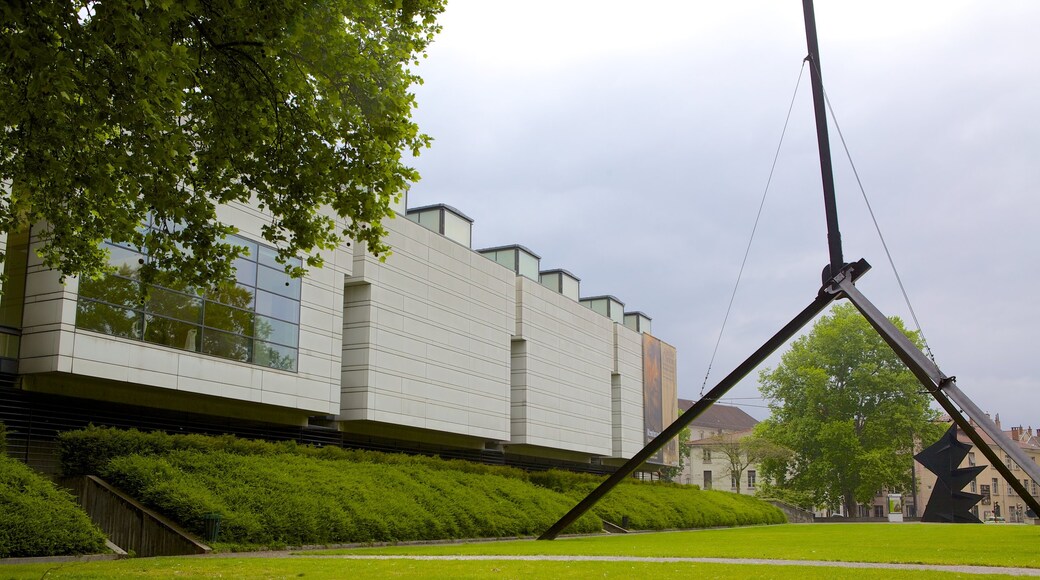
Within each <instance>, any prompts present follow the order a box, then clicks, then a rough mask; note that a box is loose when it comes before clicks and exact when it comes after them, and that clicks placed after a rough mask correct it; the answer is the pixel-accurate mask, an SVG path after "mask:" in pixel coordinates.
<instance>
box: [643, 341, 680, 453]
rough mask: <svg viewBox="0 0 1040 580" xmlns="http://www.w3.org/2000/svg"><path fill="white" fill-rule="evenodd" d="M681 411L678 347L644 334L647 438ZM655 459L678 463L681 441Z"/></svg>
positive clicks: (644, 403)
mask: <svg viewBox="0 0 1040 580" xmlns="http://www.w3.org/2000/svg"><path fill="white" fill-rule="evenodd" d="M678 415H679V401H678V381H677V374H676V352H675V347H674V346H672V345H670V344H667V343H664V342H661V341H660V340H659V339H657V338H654V337H653V336H651V335H649V334H646V333H644V334H643V438H644V441H643V442H644V444H646V443H649V442H650V441H652V440H653V439H654V438H655V437H657V436H658V435H660V434H661V431H663V430H664V429H665V427H667V426H668V425H671V424H672V423H673V422H674V421H675V419H676V418H677V417H678ZM648 461H650V462H651V463H663V464H669V465H675V464H677V463H678V462H679V445H678V442H677V441H675V440H674V439H673V440H672V441H669V442H668V444H667V445H665V446H664V448H663V449H661V451H659V452H658V453H656V454H655V455H653V456H651V457H650V459H649V460H648Z"/></svg>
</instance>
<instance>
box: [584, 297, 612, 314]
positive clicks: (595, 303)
mask: <svg viewBox="0 0 1040 580" xmlns="http://www.w3.org/2000/svg"><path fill="white" fill-rule="evenodd" d="M587 304H588V306H589V308H591V309H592V311H593V312H598V313H599V314H602V315H603V316H609V315H610V312H609V310H608V308H609V307H608V306H607V301H606V300H604V299H599V300H590V301H588V302H587Z"/></svg>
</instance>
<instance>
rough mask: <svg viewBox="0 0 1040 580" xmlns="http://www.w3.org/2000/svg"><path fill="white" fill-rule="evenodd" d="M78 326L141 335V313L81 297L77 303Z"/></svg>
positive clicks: (109, 332)
mask: <svg viewBox="0 0 1040 580" xmlns="http://www.w3.org/2000/svg"><path fill="white" fill-rule="evenodd" d="M76 326H77V327H79V328H85V329H87V330H94V331H96V332H103V333H105V334H110V335H112V336H122V337H124V338H140V337H141V315H140V313H138V312H137V311H135V310H129V309H126V308H119V307H116V306H110V305H108V304H104V303H101V302H95V301H93V300H86V299H81V300H80V301H79V303H78V304H77V305H76Z"/></svg>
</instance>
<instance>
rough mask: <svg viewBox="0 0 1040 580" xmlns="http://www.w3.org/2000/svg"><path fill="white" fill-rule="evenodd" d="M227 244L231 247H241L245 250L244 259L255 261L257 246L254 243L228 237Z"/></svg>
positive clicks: (236, 237) (237, 237) (241, 238)
mask: <svg viewBox="0 0 1040 580" xmlns="http://www.w3.org/2000/svg"><path fill="white" fill-rule="evenodd" d="M227 242H228V243H229V244H231V245H232V246H243V247H245V248H246V254H245V256H244V257H245V258H246V259H247V260H251V261H253V262H255V261H256V256H257V251H256V250H257V244H256V242H253V241H250V240H247V239H245V238H243V237H241V236H228V237H227Z"/></svg>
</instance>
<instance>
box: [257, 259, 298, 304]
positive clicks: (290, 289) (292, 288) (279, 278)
mask: <svg viewBox="0 0 1040 580" xmlns="http://www.w3.org/2000/svg"><path fill="white" fill-rule="evenodd" d="M256 278H257V279H256V287H257V288H261V289H263V290H267V291H268V292H274V293H275V294H281V295H282V296H286V297H288V298H295V299H297V300H299V298H300V279H299V278H292V277H290V276H289V275H288V274H286V273H285V271H284V270H275V269H273V268H268V267H266V266H260V268H258V269H257V273H256Z"/></svg>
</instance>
